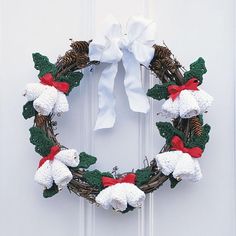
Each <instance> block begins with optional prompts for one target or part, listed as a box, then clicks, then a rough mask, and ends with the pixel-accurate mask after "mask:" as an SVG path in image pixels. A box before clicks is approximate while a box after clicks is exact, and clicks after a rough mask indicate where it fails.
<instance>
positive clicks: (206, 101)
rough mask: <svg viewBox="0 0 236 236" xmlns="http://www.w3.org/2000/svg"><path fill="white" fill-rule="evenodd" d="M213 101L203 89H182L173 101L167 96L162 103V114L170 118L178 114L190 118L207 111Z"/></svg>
mask: <svg viewBox="0 0 236 236" xmlns="http://www.w3.org/2000/svg"><path fill="white" fill-rule="evenodd" d="M212 102H213V97H212V96H210V95H209V94H208V93H206V92H205V91H203V90H201V89H199V90H197V91H192V90H182V91H181V92H180V94H179V96H178V97H177V98H176V99H175V100H174V101H173V100H172V98H168V99H167V100H166V101H165V102H164V103H163V105H162V114H163V115H164V116H167V117H169V118H171V119H175V118H177V117H178V116H180V117H181V118H191V117H194V116H197V115H199V114H202V113H204V112H206V111H207V109H208V108H209V107H210V106H211V104H212Z"/></svg>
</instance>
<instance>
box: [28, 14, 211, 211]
mask: <svg viewBox="0 0 236 236" xmlns="http://www.w3.org/2000/svg"><path fill="white" fill-rule="evenodd" d="M154 27H155V24H153V22H152V21H150V20H147V19H144V18H141V17H133V18H131V19H130V20H129V22H128V24H127V34H122V32H121V27H120V24H119V23H118V22H117V21H116V20H115V19H113V18H112V19H109V21H108V25H107V27H106V31H105V33H104V35H103V36H102V37H99V38H97V39H93V40H91V41H89V42H86V41H72V43H71V45H70V47H71V49H70V50H68V51H67V52H66V53H65V55H64V56H62V57H59V58H58V60H57V62H56V63H55V64H54V63H51V62H50V61H49V59H48V58H47V57H46V56H43V55H41V54H40V53H34V54H33V61H34V67H35V69H37V70H38V71H39V74H38V77H39V82H36V83H29V84H27V85H26V88H25V90H24V96H25V97H26V99H27V103H26V104H25V105H24V107H23V116H24V118H25V119H29V118H32V117H34V125H33V127H31V128H30V130H29V131H30V142H31V143H32V144H33V145H35V151H36V152H37V153H38V154H39V155H40V156H41V157H42V158H41V160H40V161H39V164H38V168H37V170H36V173H35V177H34V178H35V181H36V182H38V183H39V184H41V185H42V186H43V187H44V191H43V196H44V197H45V198H48V197H52V196H54V195H55V194H57V193H58V192H59V190H60V189H62V188H63V187H65V186H67V188H68V189H69V190H70V191H71V192H74V193H75V194H77V195H79V196H81V197H84V198H86V199H87V200H89V201H90V202H91V203H96V204H97V205H100V206H102V207H103V208H105V209H108V208H109V207H110V206H111V207H112V208H113V209H114V210H116V211H120V212H123V213H124V212H128V211H130V210H133V209H134V208H136V207H140V206H141V205H142V203H143V202H144V200H145V194H147V193H150V192H153V191H154V190H156V189H158V188H159V187H160V186H161V185H162V184H163V183H164V182H165V181H167V180H169V181H170V186H171V188H174V187H175V186H176V185H177V184H178V183H179V182H180V181H181V180H190V181H199V180H200V179H201V177H202V173H201V169H200V166H199V162H198V158H200V157H201V156H202V153H203V151H204V149H205V145H206V143H207V142H208V140H209V132H210V126H209V125H208V124H204V122H203V113H205V112H206V111H207V109H208V108H209V106H210V105H211V103H212V101H213V98H212V97H211V96H210V95H208V94H207V93H206V92H204V91H203V90H202V89H200V87H199V86H200V85H201V84H202V82H203V75H204V74H205V73H206V72H207V70H206V67H205V61H204V59H203V58H201V57H200V58H199V59H197V60H196V61H195V62H193V63H192V64H191V65H190V68H189V70H185V69H184V67H182V66H181V64H180V63H179V62H178V61H177V60H176V59H175V57H174V56H173V54H172V53H171V51H170V50H169V49H168V48H167V47H166V46H165V45H164V46H159V45H157V44H155V42H154V36H153V32H154ZM119 61H122V63H123V66H124V68H125V72H126V74H125V79H124V85H125V89H126V93H127V96H128V100H129V105H130V108H131V109H132V110H133V111H136V112H143V113H146V112H147V111H148V109H149V103H148V99H147V96H149V97H151V98H153V99H157V100H165V101H164V103H163V105H162V111H161V112H160V113H161V114H162V115H164V116H165V117H167V118H170V122H157V123H156V126H157V128H158V130H159V132H160V135H161V136H162V137H163V138H165V140H166V143H165V145H164V147H163V148H162V149H161V151H160V153H159V154H157V156H156V157H155V158H154V159H153V160H152V161H151V162H150V163H149V164H148V165H147V166H145V167H144V168H142V169H138V170H135V171H131V172H128V173H127V172H126V173H123V174H122V173H119V174H117V173H114V172H109V171H108V172H101V171H99V170H97V169H92V170H91V168H90V167H91V166H92V165H94V164H95V163H96V161H97V158H96V157H94V156H92V155H89V154H87V153H85V152H81V153H80V154H78V152H77V151H76V150H75V149H69V148H66V147H65V146H63V145H62V144H60V143H59V141H58V136H57V135H56V134H55V133H54V128H55V126H56V125H57V123H56V122H55V120H54V119H53V118H54V115H55V114H62V113H64V112H66V111H68V110H69V104H68V101H67V96H68V95H69V94H70V92H71V90H72V89H73V88H75V87H77V86H79V84H80V81H81V79H82V77H83V73H82V69H84V68H86V67H89V66H92V65H98V64H100V63H102V62H106V63H107V66H106V67H105V69H104V70H103V72H102V75H101V78H100V82H99V85H98V91H99V92H98V93H99V113H98V119H97V122H96V125H95V129H101V128H110V127H112V126H113V125H114V122H115V108H114V106H115V102H114V98H113V95H112V92H113V87H114V79H115V76H116V73H117V71H118V67H117V66H118V62H119ZM140 66H145V67H146V68H147V69H148V70H150V71H151V73H153V74H155V75H156V77H157V84H155V86H154V87H153V88H150V89H149V90H148V91H147V93H146V94H145V93H144V92H143V90H142V85H141V80H140ZM146 95H147V96H146Z"/></svg>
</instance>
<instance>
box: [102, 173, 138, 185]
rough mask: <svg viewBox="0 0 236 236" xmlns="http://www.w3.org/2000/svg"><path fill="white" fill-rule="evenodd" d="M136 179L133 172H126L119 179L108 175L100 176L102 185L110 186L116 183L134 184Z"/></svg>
mask: <svg viewBox="0 0 236 236" xmlns="http://www.w3.org/2000/svg"><path fill="white" fill-rule="evenodd" d="M135 180H136V175H135V174H127V175H126V176H124V177H122V178H119V179H113V178H110V177H105V176H104V177H102V184H103V186H104V187H108V186H112V185H115V184H118V183H130V184H134V183H135Z"/></svg>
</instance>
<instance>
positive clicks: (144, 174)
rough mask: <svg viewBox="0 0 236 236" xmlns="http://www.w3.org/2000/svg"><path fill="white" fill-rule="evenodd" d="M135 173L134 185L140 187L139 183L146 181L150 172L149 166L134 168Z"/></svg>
mask: <svg viewBox="0 0 236 236" xmlns="http://www.w3.org/2000/svg"><path fill="white" fill-rule="evenodd" d="M135 174H136V185H137V186H138V187H140V186H141V185H143V184H145V183H147V182H148V180H149V179H150V176H151V174H152V171H151V169H150V168H145V169H138V170H136V172H135Z"/></svg>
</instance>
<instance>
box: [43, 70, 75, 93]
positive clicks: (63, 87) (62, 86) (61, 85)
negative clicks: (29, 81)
mask: <svg viewBox="0 0 236 236" xmlns="http://www.w3.org/2000/svg"><path fill="white" fill-rule="evenodd" d="M40 82H41V83H42V84H45V85H49V86H53V87H54V88H56V89H57V90H59V91H61V92H63V93H67V92H68V91H69V87H70V86H69V84H68V83H66V82H58V81H55V80H54V78H53V76H52V74H51V73H48V74H45V75H44V76H43V77H41V78H40Z"/></svg>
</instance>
